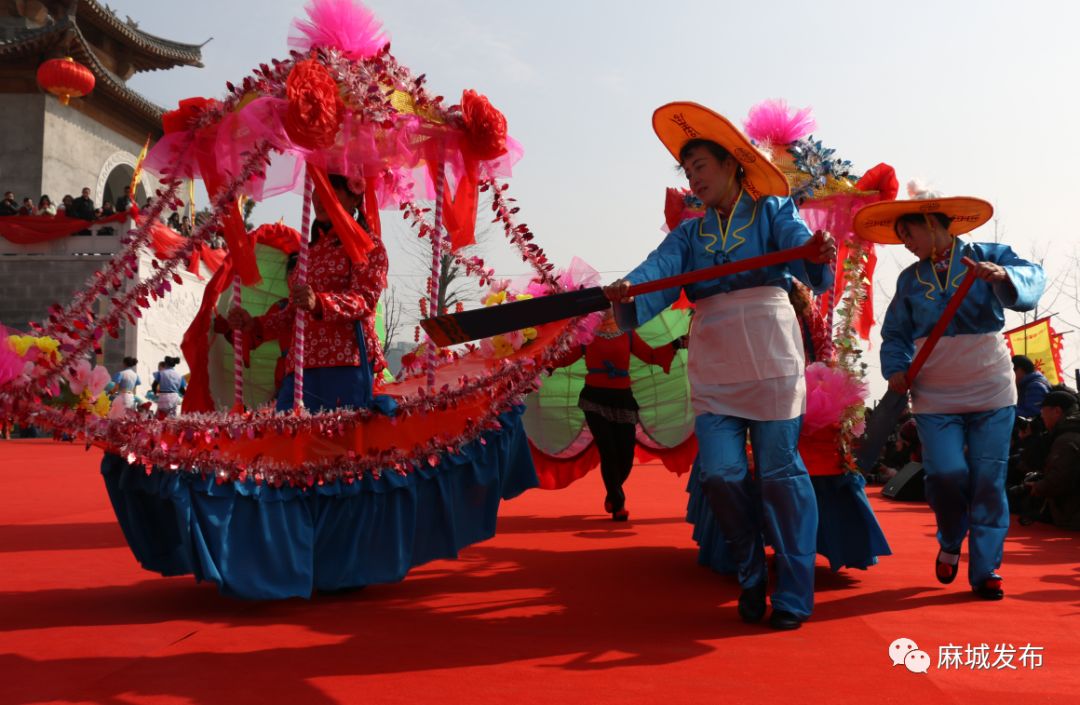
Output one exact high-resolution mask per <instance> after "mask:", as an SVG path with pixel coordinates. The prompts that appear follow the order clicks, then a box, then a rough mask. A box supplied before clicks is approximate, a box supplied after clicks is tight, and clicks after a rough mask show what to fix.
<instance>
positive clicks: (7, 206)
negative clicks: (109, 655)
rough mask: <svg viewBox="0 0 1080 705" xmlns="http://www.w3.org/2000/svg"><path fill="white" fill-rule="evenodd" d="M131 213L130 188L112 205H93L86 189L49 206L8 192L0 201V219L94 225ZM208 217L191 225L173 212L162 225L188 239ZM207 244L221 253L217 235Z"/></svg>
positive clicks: (47, 201)
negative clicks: (53, 219)
mask: <svg viewBox="0 0 1080 705" xmlns="http://www.w3.org/2000/svg"><path fill="white" fill-rule="evenodd" d="M152 202H153V199H151V198H147V199H146V202H145V203H144V204H143V206H142V208H143V209H147V208H149V207H150V205H151V203H152ZM132 209H136V210H137V209H138V204H137V203H136V201H135V196H134V195H133V194H132V190H131V187H130V186H125V187H124V193H123V195H121V196H120V197H119V198H117V199H116V200H115V201H105V202H104V203H102V204H101V205H100V206H97V205H96V204H95V203H94V199H93V198H92V197H91V192H90V188H89V187H85V188H83V190H82V193H81V195H80V196H78V197H77V198H76V197H73V196H71V195H70V194H68V195H65V196H64V197H63V199H61V201H60V203H59V204H55V203H53V201H52V199H51V198H50V197H49V196H48V195H43V196H42V197H41V198H40V199H38V202H37V204H36V205H35V204H34V199H32V198H30V197H29V196H27V197H26V198H24V199H23V200H22V202H21V203H20V202H19V201H18V200H16V198H15V194H14V192H12V191H6V192H5V193H4V199H3V201H0V216H12V215H19V216H28V215H32V216H48V217H67V218H78V219H80V220H85V221H87V222H88V223H93V222H94V221H98V220H103V219H107V218H112V217H113V216H115V215H116V214H117V213H127V212H129V211H131V210H132ZM207 217H209V213H208V212H205V211H204V212H200V213H197V214H196V215H195V221H194V223H193V222H192V221H191V220H189V219H188V218H184V217H182V216H181V215H180V214H179V213H177V212H176V211H173V212H172V213H171V214H170V215H169V217H168V220H167V221H166V224H167V225H168V226H169V227H170V228H172V229H173V230H175V231H176V232H178V233H180V234H181V235H183V236H184V237H190V235H191V233H192V231H193V230H194V229H195V228H197V227H198V226H199V225H201V224H202V223H203V220H204V219H205V218H207ZM74 234H75V235H89V234H90V231H89V230H88V229H87V230H80V231H79V232H76V233H74ZM100 234H101V235H111V234H113V230H112V229H111V228H108V227H106V228H102V229H101V231H100ZM208 244H209V245H210V247H212V248H214V249H224V248H225V239H224V238H223V237H221V235H220V233H216V234H214V235H211V236H210V238H209V239H208Z"/></svg>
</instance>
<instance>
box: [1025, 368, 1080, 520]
mask: <svg viewBox="0 0 1080 705" xmlns="http://www.w3.org/2000/svg"><path fill="white" fill-rule="evenodd" d="M1040 414H1041V416H1042V420H1043V423H1044V424H1045V425H1046V429H1047V433H1048V441H1049V449H1050V450H1049V453H1048V455H1047V457H1046V462H1045V463H1044V465H1043V470H1042V473H1041V475H1039V474H1038V473H1030V474H1029V475H1028V476H1026V477H1025V478H1024V484H1023V486H1024V487H1025V488H1027V491H1028V493H1029V494H1030V496H1031V497H1034V498H1039V499H1044V500H1045V501H1046V508H1047V509H1048V510H1049V513H1050V518H1051V520H1052V522H1053V523H1054V524H1055V525H1057V526H1060V527H1061V528H1063V529H1071V530H1077V531H1080V413H1078V404H1077V396H1076V394H1075V393H1073V392H1069V391H1063V390H1059V391H1053V392H1050V393H1049V394H1047V395H1046V398H1045V399H1043V405H1042V409H1041V411H1040Z"/></svg>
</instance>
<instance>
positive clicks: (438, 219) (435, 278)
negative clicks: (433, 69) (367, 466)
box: [427, 161, 446, 392]
mask: <svg viewBox="0 0 1080 705" xmlns="http://www.w3.org/2000/svg"><path fill="white" fill-rule="evenodd" d="M445 170H446V164H445V162H443V161H440V162H439V165H438V167H437V168H436V170H435V222H434V224H433V230H432V234H431V280H430V284H429V285H428V309H429V311H430V313H431V315H432V316H440V315H442V314H443V313H445V312H444V311H440V310H439V274H440V273H441V271H442V244H443V234H442V219H443V212H442V207H443V191H444V190H445V189H446V171H445ZM427 347H428V355H427V357H428V360H427V386H428V391H429V392H430V391H434V390H435V364H436V363H437V362H438V359H439V356H438V354H437V353H436V352H435V341H434V340H432V339H431V337H430V336H428V345H427Z"/></svg>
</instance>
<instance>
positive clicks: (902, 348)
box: [881, 239, 1046, 379]
mask: <svg viewBox="0 0 1080 705" xmlns="http://www.w3.org/2000/svg"><path fill="white" fill-rule="evenodd" d="M964 257H970V258H971V259H973V260H975V261H977V262H993V263H995V264H999V265H1001V266H1002V267H1004V268H1005V272H1006V273H1007V274H1008V277H1009V278H1008V280H1007V281H1003V282H994V283H993V284H991V283H989V282H986V281H984V280H981V279H979V280H976V281H975V283H974V284H973V285H972V287H971V290H970V291H969V292H968V294H967V297H966V298H965V299H964V301H963V303H962V304H960V308H959V309H958V310H957V312H956V316H955V317H954V318H953V320H952V322H950V323H949V327H948V328H946V329H945V335H946V336H954V335H972V334H980V333H993V332H995V331H1000V330H1001V329H1002V328H1004V327H1005V311H1004V309H1006V308H1010V309H1012V310H1014V311H1030V310H1032V309H1033V308H1035V304H1036V303H1038V301H1039V297H1040V296H1042V293H1043V288H1044V287H1045V286H1046V275H1045V274H1044V273H1043V269H1042V267H1040V266H1039V265H1037V264H1032V263H1031V262H1028V261H1027V260H1025V259H1021V258H1020V257H1019V256H1018V255H1017V254H1016V253H1015V252H1013V251H1012V248H1010V247H1009V246H1007V245H998V244H994V243H985V242H976V243H969V244H964V243H963V242H961V241H960V240H959V239H957V241H956V245H955V246H954V247H953V251H952V258H951V260H950V261H949V269H948V272H947V273H946V276H945V277H944V286H942V283H941V281H940V280H939V277H938V275H937V274H936V273H935V272H934V266H933V264H932V263H931V262H930V261H929V260H920V261H919V262H916V263H915V264H913V265H911V266H910V267H908V268H907V269H905V270H904V271H903V272H901V273H900V277H899V278H898V279H897V281H896V295H895V296H893V299H892V301H891V302H890V303H889V308H888V310H887V311H886V312H885V321H884V323H882V325H881V372H882V374H883V375H884V376H885V378H886V379H888V378H889V377H891V376H892V375H894V374H895V373H897V372H903V371H905V370H907V368H908V367H909V366H911V361H912V359H913V357H914V353H915V340H916V339H918V338H924V337H926V336H927V335H929V334H930V330H931V329H932V328H933V327H934V324H935V323H937V321H938V319H939V318H940V317H941V314H942V312H944V310H945V305H946V304H947V303H948V301H949V298H950V297H951V296H952V293H953V292H954V291H955V290H956V288H957V287H958V286H959V285H960V282H961V281H962V280H963V279H964V275H965V274H967V268H966V267H964V265H963V264H962V263H961V262H960V260H961V259H962V258H964ZM958 373H959V368H958Z"/></svg>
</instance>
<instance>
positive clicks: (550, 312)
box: [420, 286, 611, 347]
mask: <svg viewBox="0 0 1080 705" xmlns="http://www.w3.org/2000/svg"><path fill="white" fill-rule="evenodd" d="M610 305H611V303H610V302H609V301H608V300H607V297H605V296H604V291H603V289H601V288H600V287H598V286H594V287H592V288H589V289H580V290H578V291H568V292H566V293H563V294H553V295H551V296H539V297H537V298H535V299H526V300H524V301H513V302H511V303H508V304H500V305H498V306H488V307H487V308H478V309H473V310H472V311H462V312H461V313H449V314H446V315H444V316H434V317H432V318H425V319H424V320H422V321H420V325H421V326H422V327H423V329H424V330H425V331H426V332H427V334H428V335H429V336H430V337H431V339H432V340H433V341H434V342H435V344H436V345H438V346H440V347H443V346H446V345H457V344H458V343H467V342H469V341H471V340H479V339H481V338H490V337H491V336H493V335H499V334H501V333H510V332H511V331H515V330H520V329H522V328H529V327H531V326H539V325H542V324H544V323H551V322H552V321H561V320H563V319H566V318H574V317H576V316H584V315H585V314H588V313H593V312H595V311H603V310H604V309H606V308H608V306H610Z"/></svg>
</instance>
